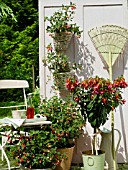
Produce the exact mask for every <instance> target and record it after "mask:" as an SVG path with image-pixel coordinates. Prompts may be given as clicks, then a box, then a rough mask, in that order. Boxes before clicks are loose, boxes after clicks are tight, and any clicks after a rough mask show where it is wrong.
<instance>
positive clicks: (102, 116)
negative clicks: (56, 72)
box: [66, 76, 128, 128]
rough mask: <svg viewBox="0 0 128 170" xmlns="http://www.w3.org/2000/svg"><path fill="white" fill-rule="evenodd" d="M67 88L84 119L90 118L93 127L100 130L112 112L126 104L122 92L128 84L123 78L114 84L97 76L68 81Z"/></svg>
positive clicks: (116, 80) (119, 78)
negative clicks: (120, 105) (79, 80)
mask: <svg viewBox="0 0 128 170" xmlns="http://www.w3.org/2000/svg"><path fill="white" fill-rule="evenodd" d="M66 87H67V89H68V90H69V91H71V93H72V94H73V96H74V97H73V98H74V100H75V101H76V102H77V103H78V104H79V106H80V108H81V113H82V115H83V116H84V118H85V119H86V118H88V121H89V122H90V123H91V125H92V127H94V128H98V127H100V125H103V124H104V123H105V121H106V119H107V117H108V114H109V113H110V111H113V110H114V109H116V108H117V107H118V106H119V104H125V102H126V101H125V100H124V99H123V98H122V95H121V93H122V91H121V90H122V89H123V88H126V87H128V83H127V82H126V81H125V79H124V77H123V76H121V77H118V78H117V79H115V80H114V81H113V82H111V81H110V80H109V79H104V78H100V77H98V76H96V77H94V78H92V77H91V78H88V79H86V80H84V81H81V82H78V81H76V80H74V81H73V80H71V79H68V80H67V81H66Z"/></svg>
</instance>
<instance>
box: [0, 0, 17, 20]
mask: <svg viewBox="0 0 128 170" xmlns="http://www.w3.org/2000/svg"><path fill="white" fill-rule="evenodd" d="M8 15H10V16H11V17H12V19H14V20H15V21H16V18H15V16H14V15H13V11H12V9H11V8H10V7H9V6H7V5H6V4H5V3H4V2H2V1H0V20H1V19H2V17H3V16H5V17H8Z"/></svg>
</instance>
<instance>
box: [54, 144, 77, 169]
mask: <svg viewBox="0 0 128 170" xmlns="http://www.w3.org/2000/svg"><path fill="white" fill-rule="evenodd" d="M57 151H58V152H60V153H62V154H63V153H66V157H67V159H66V160H62V161H61V163H60V164H59V165H58V166H57V167H56V169H55V170H69V169H70V167H71V162H72V156H73V151H74V146H73V147H71V148H62V149H57Z"/></svg>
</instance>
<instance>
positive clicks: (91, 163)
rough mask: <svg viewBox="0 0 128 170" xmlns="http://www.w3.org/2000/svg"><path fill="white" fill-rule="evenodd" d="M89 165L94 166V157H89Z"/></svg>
mask: <svg viewBox="0 0 128 170" xmlns="http://www.w3.org/2000/svg"><path fill="white" fill-rule="evenodd" d="M87 164H88V165H89V166H93V165H94V159H93V158H92V157H88V159H87Z"/></svg>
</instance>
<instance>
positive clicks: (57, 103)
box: [40, 96, 84, 170]
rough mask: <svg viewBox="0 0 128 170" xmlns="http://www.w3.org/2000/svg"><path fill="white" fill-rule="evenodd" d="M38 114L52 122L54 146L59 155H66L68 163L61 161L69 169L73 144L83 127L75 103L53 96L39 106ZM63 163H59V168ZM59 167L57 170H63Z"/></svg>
mask: <svg viewBox="0 0 128 170" xmlns="http://www.w3.org/2000/svg"><path fill="white" fill-rule="evenodd" d="M40 113H41V114H42V115H43V116H46V117H47V119H48V120H50V121H52V126H51V131H52V134H53V135H54V139H55V142H56V146H57V148H58V149H59V150H58V151H59V152H60V150H61V153H62V151H63V152H64V153H67V155H66V156H67V159H68V161H66V159H64V160H62V161H63V163H64V164H66V165H65V166H66V167H67V168H66V169H70V166H71V160H72V154H73V149H74V142H75V139H76V138H78V137H79V135H80V134H81V129H82V127H83V125H84V121H83V117H82V116H81V113H80V111H79V109H78V107H77V103H76V102H74V101H72V100H71V99H65V100H62V99H61V98H58V97H57V96H53V97H51V98H50V99H44V100H43V102H42V104H41V105H40ZM65 150H66V151H65ZM69 152H71V154H69ZM69 155H70V157H69ZM67 162H68V165H67ZM63 163H62V162H61V164H60V166H62V164H63ZM60 166H59V167H57V168H58V169H59V168H60V169H62V170H64V169H63V167H60Z"/></svg>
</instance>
